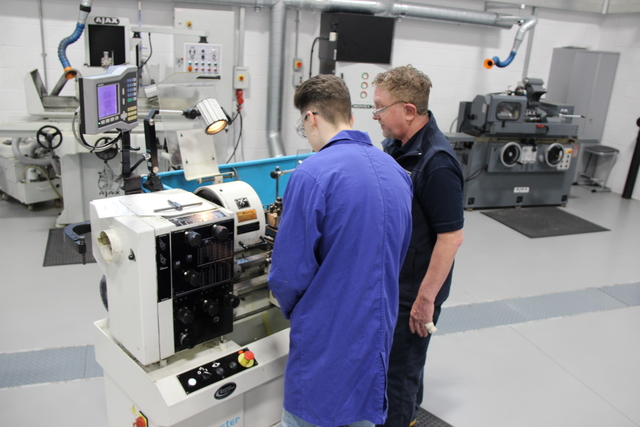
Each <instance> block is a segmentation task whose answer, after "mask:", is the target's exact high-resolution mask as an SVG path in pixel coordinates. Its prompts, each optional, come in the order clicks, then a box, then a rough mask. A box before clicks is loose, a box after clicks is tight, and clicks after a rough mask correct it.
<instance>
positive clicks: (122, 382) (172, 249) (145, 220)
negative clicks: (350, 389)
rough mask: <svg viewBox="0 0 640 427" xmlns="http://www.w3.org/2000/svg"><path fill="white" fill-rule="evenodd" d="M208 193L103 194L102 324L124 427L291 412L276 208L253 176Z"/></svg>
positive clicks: (113, 398)
mask: <svg viewBox="0 0 640 427" xmlns="http://www.w3.org/2000/svg"><path fill="white" fill-rule="evenodd" d="M196 193H197V195H196V194H194V193H191V192H188V191H185V190H181V189H173V190H165V191H159V192H154V193H146V194H135V195H126V196H120V197H113V198H108V199H99V200H94V201H93V202H91V205H90V206H91V208H90V210H91V230H92V235H93V245H94V246H93V247H94V252H93V253H94V257H95V258H96V261H97V262H98V264H99V265H100V268H101V269H102V271H103V272H104V274H105V277H106V283H107V302H108V310H109V317H108V319H103V320H100V321H98V322H96V323H95V348H96V359H97V361H98V363H99V364H100V365H101V366H102V367H103V369H104V378H105V384H106V397H107V411H108V416H109V425H110V426H112V427H116V426H123V425H134V426H152V427H156V426H180V427H187V426H189V427H204V426H207V427H219V426H236V427H262V426H264V427H267V426H272V425H276V424H277V423H278V422H279V420H280V416H281V413H282V399H283V381H282V378H283V374H284V366H285V363H286V358H287V354H288V347H289V336H288V322H287V321H286V320H285V319H284V318H283V316H282V314H281V312H280V309H279V308H278V307H277V306H276V305H274V303H273V301H272V300H271V299H270V297H269V291H268V288H267V283H266V277H267V276H266V274H267V271H268V264H269V261H270V254H271V248H272V242H273V240H272V239H271V238H269V237H267V230H266V228H267V225H266V220H265V218H266V216H265V211H264V209H263V206H262V203H261V202H260V199H259V197H258V196H257V194H256V192H255V191H253V189H252V188H251V187H250V186H249V185H248V184H246V183H244V182H240V181H234V182H229V183H223V184H214V185H209V186H203V187H200V188H199V189H198V190H197V191H196ZM267 215H269V216H270V218H271V219H273V216H274V214H273V213H269V212H268V213H267ZM276 216H277V215H276Z"/></svg>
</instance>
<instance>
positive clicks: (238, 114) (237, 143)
mask: <svg viewBox="0 0 640 427" xmlns="http://www.w3.org/2000/svg"><path fill="white" fill-rule="evenodd" d="M238 116H239V117H240V133H239V134H238V141H237V142H236V146H235V147H234V148H233V153H231V156H229V158H228V159H227V161H226V162H225V163H229V161H230V160H231V159H232V158H233V156H235V155H236V150H237V149H238V145H239V144H240V138H242V127H243V126H242V125H243V123H242V114H240V111H239V110H238V112H237V113H236V117H238ZM234 120H235V118H234Z"/></svg>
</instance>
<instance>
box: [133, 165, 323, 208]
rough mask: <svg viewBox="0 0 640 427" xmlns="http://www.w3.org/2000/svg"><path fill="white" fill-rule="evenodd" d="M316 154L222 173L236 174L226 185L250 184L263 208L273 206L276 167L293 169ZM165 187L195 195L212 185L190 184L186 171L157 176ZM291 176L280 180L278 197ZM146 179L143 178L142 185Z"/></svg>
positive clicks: (231, 168)
mask: <svg viewBox="0 0 640 427" xmlns="http://www.w3.org/2000/svg"><path fill="white" fill-rule="evenodd" d="M312 154H313V153H307V154H300V155H296V156H282V157H271V158H268V159H261V160H251V161H247V162H238V163H229V164H224V165H219V167H218V168H219V169H220V172H221V173H224V172H234V173H235V178H232V179H229V178H225V179H224V182H230V181H235V180H239V181H244V182H246V183H247V184H249V185H250V186H251V187H253V189H254V190H255V191H256V193H258V197H260V201H261V202H262V204H263V205H264V206H266V205H269V204H271V203H273V202H274V201H275V199H276V180H275V179H274V178H271V175H270V174H271V172H272V171H274V170H275V169H276V166H277V167H279V168H280V170H281V171H285V170H290V169H294V168H295V167H296V166H297V165H298V164H299V163H300V162H301V161H302V160H304V159H306V158H307V157H309V156H311V155H312ZM158 175H159V176H160V180H161V181H162V185H163V186H164V188H165V189H167V190H169V189H172V188H181V189H183V190H187V191H191V192H193V191H195V190H196V189H197V188H198V187H201V186H203V185H211V182H203V183H198V181H196V180H191V181H187V180H186V179H185V177H184V173H183V171H181V170H179V171H171V172H161V173H159V174H158ZM290 176H291V174H286V175H282V176H281V177H280V186H279V194H278V195H279V196H281V197H282V194H283V193H284V189H285V187H286V185H287V182H289V177H290ZM145 179H146V177H143V182H144V180H145Z"/></svg>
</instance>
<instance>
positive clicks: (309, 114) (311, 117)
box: [307, 111, 318, 129]
mask: <svg viewBox="0 0 640 427" xmlns="http://www.w3.org/2000/svg"><path fill="white" fill-rule="evenodd" d="M307 120H309V124H310V125H311V127H313V128H316V129H317V128H318V115H317V114H313V113H312V112H311V111H307Z"/></svg>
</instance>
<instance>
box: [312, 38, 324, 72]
mask: <svg viewBox="0 0 640 427" xmlns="http://www.w3.org/2000/svg"><path fill="white" fill-rule="evenodd" d="M318 40H320V37H316V38H315V39H314V40H313V43H312V44H311V54H310V55H309V78H311V68H312V66H313V48H314V47H315V45H316V42H317V41H318ZM325 40H326V39H325Z"/></svg>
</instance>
